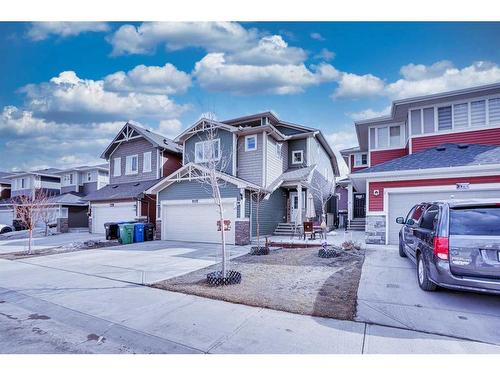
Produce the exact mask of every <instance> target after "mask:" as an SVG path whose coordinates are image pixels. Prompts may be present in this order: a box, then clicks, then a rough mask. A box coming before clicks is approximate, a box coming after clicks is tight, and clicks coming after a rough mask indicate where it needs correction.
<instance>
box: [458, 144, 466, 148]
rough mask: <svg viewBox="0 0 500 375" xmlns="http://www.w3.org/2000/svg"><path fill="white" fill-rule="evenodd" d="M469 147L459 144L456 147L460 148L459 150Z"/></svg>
mask: <svg viewBox="0 0 500 375" xmlns="http://www.w3.org/2000/svg"><path fill="white" fill-rule="evenodd" d="M468 147H469V145H464V144H460V145H458V148H461V149H465V148H468Z"/></svg>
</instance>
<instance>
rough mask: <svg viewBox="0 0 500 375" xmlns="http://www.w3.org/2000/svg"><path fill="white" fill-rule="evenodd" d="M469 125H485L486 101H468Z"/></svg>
mask: <svg viewBox="0 0 500 375" xmlns="http://www.w3.org/2000/svg"><path fill="white" fill-rule="evenodd" d="M470 121H471V126H484V125H486V101H484V100H478V101H475V102H471V103H470Z"/></svg>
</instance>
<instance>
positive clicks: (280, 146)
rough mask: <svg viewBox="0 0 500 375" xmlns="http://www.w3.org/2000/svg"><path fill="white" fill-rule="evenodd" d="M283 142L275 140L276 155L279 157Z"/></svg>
mask: <svg viewBox="0 0 500 375" xmlns="http://www.w3.org/2000/svg"><path fill="white" fill-rule="evenodd" d="M282 150H283V144H282V143H278V142H276V156H277V157H278V158H280V159H281V156H282Z"/></svg>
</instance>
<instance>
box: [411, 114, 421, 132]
mask: <svg viewBox="0 0 500 375" xmlns="http://www.w3.org/2000/svg"><path fill="white" fill-rule="evenodd" d="M421 116H422V114H421V111H420V109H414V110H412V111H411V134H413V135H416V134H420V133H422V117H421Z"/></svg>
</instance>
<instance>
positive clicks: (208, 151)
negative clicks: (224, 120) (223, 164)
mask: <svg viewBox="0 0 500 375" xmlns="http://www.w3.org/2000/svg"><path fill="white" fill-rule="evenodd" d="M194 149H195V150H194V154H195V156H194V159H195V160H194V161H195V162H196V163H205V162H207V161H211V160H219V159H220V139H213V140H208V141H202V142H196V144H195V146H194Z"/></svg>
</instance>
